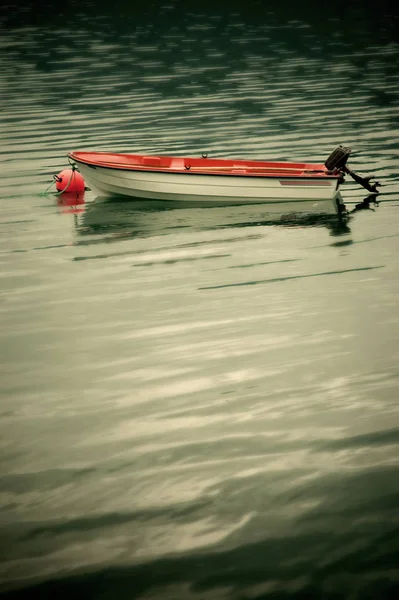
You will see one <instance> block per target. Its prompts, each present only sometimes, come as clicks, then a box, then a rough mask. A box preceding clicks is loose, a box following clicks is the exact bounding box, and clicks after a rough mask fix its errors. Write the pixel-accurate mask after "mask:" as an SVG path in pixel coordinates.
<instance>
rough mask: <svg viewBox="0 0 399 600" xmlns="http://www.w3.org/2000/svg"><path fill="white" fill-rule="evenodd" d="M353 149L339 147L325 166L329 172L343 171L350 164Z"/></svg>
mask: <svg viewBox="0 0 399 600" xmlns="http://www.w3.org/2000/svg"><path fill="white" fill-rule="evenodd" d="M351 152H352V150H351V148H345V147H344V146H338V148H335V150H334V151H333V152H332V153H331V154H330V156H329V157H328V158H327V160H326V162H325V163H324V165H325V166H326V168H327V169H328V170H329V171H340V170H341V169H343V168H344V167H345V165H346V163H347V162H348V158H349V155H350V153H351Z"/></svg>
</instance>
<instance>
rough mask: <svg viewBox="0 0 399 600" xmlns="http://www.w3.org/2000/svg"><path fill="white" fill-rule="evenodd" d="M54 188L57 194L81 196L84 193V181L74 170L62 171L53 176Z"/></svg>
mask: <svg viewBox="0 0 399 600" xmlns="http://www.w3.org/2000/svg"><path fill="white" fill-rule="evenodd" d="M54 179H55V187H56V188H57V191H58V192H75V193H76V194H82V193H83V192H84V191H85V181H84V179H83V177H82V175H81V174H80V173H79V172H78V171H76V169H64V170H63V171H61V173H58V175H55V176H54Z"/></svg>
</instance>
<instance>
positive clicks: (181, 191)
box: [78, 162, 341, 207]
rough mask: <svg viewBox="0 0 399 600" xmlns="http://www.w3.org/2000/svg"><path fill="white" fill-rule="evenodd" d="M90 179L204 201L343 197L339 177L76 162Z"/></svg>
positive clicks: (108, 192)
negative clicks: (202, 171)
mask: <svg viewBox="0 0 399 600" xmlns="http://www.w3.org/2000/svg"><path fill="white" fill-rule="evenodd" d="M78 167H79V170H80V172H81V173H82V175H83V177H84V179H85V181H86V183H87V185H88V186H89V187H90V188H91V189H92V190H93V192H94V193H95V194H96V195H97V196H100V197H112V196H128V197H132V198H141V199H147V200H166V201H174V202H183V203H201V204H206V203H209V204H257V203H276V202H277V203H280V202H281V203H285V202H292V201H295V202H309V201H315V202H321V201H322V202H326V201H327V202H328V201H330V202H331V203H332V205H333V206H334V207H335V205H336V203H337V202H338V203H340V202H341V200H340V194H339V193H338V189H337V188H338V185H337V179H336V178H331V179H328V178H323V179H321V178H320V177H318V178H317V177H315V178H310V177H308V178H306V179H305V178H300V177H298V178H293V177H287V178H285V177H270V178H268V177H264V176H263V177H262V176H259V177H256V176H251V177H248V176H240V175H239V174H237V175H236V176H232V175H221V174H215V175H213V174H195V173H189V172H187V173H184V172H183V173H171V172H156V171H139V170H122V169H113V168H111V167H102V166H91V165H90V166H89V165H87V164H84V163H80V162H78Z"/></svg>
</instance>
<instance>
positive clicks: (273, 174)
mask: <svg viewBox="0 0 399 600" xmlns="http://www.w3.org/2000/svg"><path fill="white" fill-rule="evenodd" d="M88 154H91V153H88ZM99 154H100V153H99ZM103 154H105V155H106V154H109V153H105V152H104V153H103ZM68 156H69V158H71V159H72V160H74V161H75V162H77V163H79V164H82V165H86V166H87V167H91V168H94V169H96V168H101V169H111V170H117V171H125V172H139V173H140V172H141V173H148V172H150V173H159V174H172V175H200V176H202V175H206V176H208V177H210V176H211V177H212V176H213V177H215V176H216V177H250V178H251V179H253V178H260V179H281V178H284V179H307V180H309V179H312V180H316V181H317V180H319V181H320V180H321V181H325V180H332V181H337V180H339V177H340V174H339V173H337V174H334V173H327V171H321V170H320V169H315V170H314V171H312V170H311V169H302V170H301V169H300V168H298V169H295V168H292V171H296V173H293V172H292V173H287V172H283V171H281V170H280V171H279V170H278V168H276V170H275V171H270V172H269V173H254V172H253V170H252V171H250V172H245V171H244V168H245V167H244V164H245V161H243V167H242V171H240V165H237V164H236V165H234V166H233V165H232V166H229V167H226V169H227V168H228V169H231V170H230V171H228V172H226V171H224V172H223V171H221V170H217V167H215V168H214V169H215V170H213V171H211V170H209V169H206V167H205V168H201V170H198V168H196V167H190V168H185V169H184V170H183V169H181V168H180V169H177V168H174V169H173V168H171V167H160V166H156V167H154V166H153V165H124V164H123V163H119V164H118V163H111V164H110V163H108V164H105V163H101V162H100V161H90V160H88V159H82V158H77V157H76V154H75V152H70V153H69V154H68ZM165 158H169V157H165ZM177 158H183V159H186V160H190V157H177ZM193 160H194V159H193ZM216 160H224V159H216ZM229 160H230V159H229ZM237 160H242V159H237ZM250 162H259V163H261V162H262V161H250ZM265 162H266V161H265ZM297 164H298V163H297ZM302 164H308V165H309V164H310V163H302ZM262 168H265V169H271V167H261V166H260V167H259V169H262ZM246 169H248V170H251V166H248V167H246ZM252 169H254V167H252ZM282 169H284V167H282ZM298 172H299V173H298ZM316 173H317V174H316Z"/></svg>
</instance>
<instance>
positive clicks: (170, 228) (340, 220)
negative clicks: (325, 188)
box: [75, 198, 351, 239]
mask: <svg viewBox="0 0 399 600" xmlns="http://www.w3.org/2000/svg"><path fill="white" fill-rule="evenodd" d="M329 204H330V203H328V204H327V207H326V208H330V207H329ZM315 208H316V209H319V211H317V210H316V212H315ZM312 210H313V212H312ZM350 218H351V217H350V215H348V214H345V215H342V216H341V217H339V216H338V215H337V214H336V213H333V214H331V209H330V214H329V213H328V212H327V210H326V212H320V207H315V203H314V202H301V203H300V207H299V208H298V202H289V203H278V204H277V203H276V204H255V205H238V206H237V205H236V206H220V205H219V206H209V204H206V205H205V204H202V205H201V204H198V205H191V204H190V206H189V207H187V204H179V203H171V202H167V203H165V202H156V201H153V200H150V201H148V200H147V201H146V200H143V201H141V200H138V201H133V202H132V201H131V200H128V199H126V200H125V199H121V198H115V199H112V200H101V199H96V200H94V201H92V202H89V203H87V204H86V210H85V211H84V213H82V214H79V215H78V217H77V219H76V222H75V226H76V232H77V234H78V235H79V236H82V237H85V236H101V237H104V236H106V237H108V238H110V239H111V238H117V239H120V238H132V237H149V236H155V235H157V236H158V235H168V234H171V233H174V232H176V231H177V230H179V229H181V230H186V231H187V230H190V229H192V230H193V231H199V230H214V229H226V228H232V227H262V226H279V227H287V228H288V227H325V228H327V229H328V230H329V232H330V234H331V235H333V236H339V235H343V234H348V233H350V228H349V224H348V223H349V221H350Z"/></svg>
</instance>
